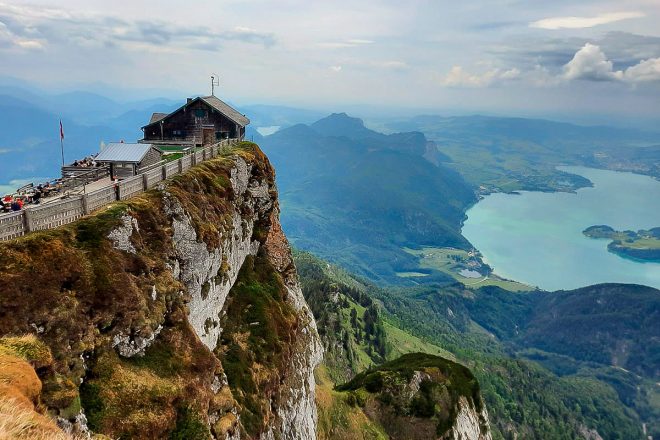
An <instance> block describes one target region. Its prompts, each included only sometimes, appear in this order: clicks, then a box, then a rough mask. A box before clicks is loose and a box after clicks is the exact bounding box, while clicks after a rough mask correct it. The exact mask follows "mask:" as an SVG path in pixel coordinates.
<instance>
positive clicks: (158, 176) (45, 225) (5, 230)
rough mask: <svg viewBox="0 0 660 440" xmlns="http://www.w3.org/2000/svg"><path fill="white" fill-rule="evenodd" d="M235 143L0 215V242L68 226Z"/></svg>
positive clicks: (146, 188) (213, 146)
mask: <svg viewBox="0 0 660 440" xmlns="http://www.w3.org/2000/svg"><path fill="white" fill-rule="evenodd" d="M237 142H238V140H237V139H225V140H222V141H220V142H218V143H217V144H213V145H211V146H208V147H206V148H203V149H201V150H198V151H196V152H194V153H192V154H189V155H186V156H183V157H182V158H180V159H178V160H176V161H172V162H168V163H166V164H164V165H158V166H156V167H149V168H146V169H142V170H140V173H139V174H138V175H137V176H135V177H131V178H128V179H126V180H122V181H121V182H119V183H118V184H117V185H116V186H108V187H105V188H101V189H99V190H96V191H93V192H91V193H89V194H84V195H77V196H71V197H68V198H66V199H62V200H58V201H53V202H49V203H44V204H42V205H38V206H31V207H28V208H25V209H23V210H22V211H17V212H11V213H8V214H0V241H4V240H11V239H13V238H17V237H20V236H22V235H25V234H27V233H28V232H32V231H41V230H44V229H52V228H56V227H58V226H62V225H65V224H67V223H71V222H74V221H76V220H77V219H79V218H80V217H82V216H83V215H86V214H89V213H91V212H93V211H95V210H97V209H99V208H102V207H104V206H107V205H109V204H110V203H112V202H114V201H117V200H125V199H128V198H130V197H133V196H135V195H137V194H140V193H142V192H144V191H146V190H148V189H150V188H153V187H154V186H155V185H156V184H157V183H158V182H161V181H163V180H165V179H168V178H170V177H172V176H175V175H177V174H181V173H183V172H184V171H186V170H188V169H189V168H190V167H192V166H194V165H197V164H198V163H201V162H203V161H205V160H209V159H212V158H214V157H216V156H217V155H218V154H220V153H221V152H222V151H223V150H225V149H228V148H229V147H231V146H232V145H234V144H236V143H237Z"/></svg>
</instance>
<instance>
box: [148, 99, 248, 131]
mask: <svg viewBox="0 0 660 440" xmlns="http://www.w3.org/2000/svg"><path fill="white" fill-rule="evenodd" d="M198 100H201V101H203V102H205V103H206V104H207V105H209V106H210V107H212V108H214V109H215V110H217V111H218V112H220V113H222V114H223V115H225V116H226V117H228V118H229V119H231V120H232V121H234V122H235V123H237V124H238V125H241V126H243V127H245V126H246V125H248V124H249V123H250V120H249V119H248V118H246V117H245V116H244V115H242V114H241V113H239V111H238V110H236V109H235V108H233V107H232V106H230V105H229V104H227V103H226V102H224V101H222V100H220V99H219V98H217V97H215V96H200V97H197V98H195V99H193V100H192V101H190V102H187V103H185V104H184V105H182V106H181V107H179V108H178V109H176V110H174V111H173V112H172V113H169V114H166V113H154V114H153V115H151V120H149V123H148V124H147V125H145V126H144V127H142V128H145V127H148V126H149V125H151V124H154V123H156V122H158V121H160V120H163V119H165V118H168V117H170V116H172V115H173V114H175V113H177V112H179V111H180V110H182V109H183V108H185V107H186V106H188V105H190V104H192V103H193V102H195V101H198ZM161 115H164V116H162V117H161Z"/></svg>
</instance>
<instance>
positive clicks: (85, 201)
mask: <svg viewBox="0 0 660 440" xmlns="http://www.w3.org/2000/svg"><path fill="white" fill-rule="evenodd" d="M82 208H83V213H84V214H85V215H87V214H89V207H88V206H87V194H83V196H82Z"/></svg>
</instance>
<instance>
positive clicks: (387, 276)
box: [261, 114, 476, 283]
mask: <svg viewBox="0 0 660 440" xmlns="http://www.w3.org/2000/svg"><path fill="white" fill-rule="evenodd" d="M261 144H262V146H263V148H264V151H265V152H266V153H267V154H268V156H269V158H270V159H271V161H272V162H273V164H274V165H275V167H276V169H277V173H278V174H277V183H278V186H279V188H280V191H281V198H282V220H283V225H284V228H285V230H286V232H287V234H288V236H289V237H290V239H291V240H292V242H293V243H294V244H295V245H296V247H298V248H300V249H304V250H308V251H313V252H315V253H316V254H318V255H320V256H323V257H324V258H327V259H328V260H330V261H333V262H335V263H339V264H341V265H343V266H344V267H351V268H353V269H354V270H355V271H356V272H358V273H359V274H360V275H362V276H366V277H368V278H370V279H372V280H375V281H380V282H389V283H402V282H404V280H402V279H401V278H399V277H397V276H396V272H401V271H406V270H412V269H413V268H415V267H417V258H416V257H414V256H412V255H410V254H409V253H407V252H405V251H404V250H403V249H402V248H403V247H404V246H418V245H429V246H451V247H459V248H467V247H468V246H469V244H468V243H467V241H466V240H465V238H463V237H462V236H461V234H460V225H461V222H462V221H463V219H464V212H465V209H466V208H467V206H469V205H470V204H471V203H473V202H474V201H475V200H476V198H475V196H474V191H473V189H472V187H471V186H470V185H468V184H467V183H466V182H465V181H464V180H463V178H462V177H461V176H460V175H459V174H458V173H457V172H456V171H454V170H451V169H449V168H447V167H444V166H436V165H434V164H432V163H431V162H429V161H428V160H426V159H425V158H424V157H423V155H424V153H425V151H426V146H427V141H426V139H425V137H424V136H423V135H422V134H421V133H414V132H411V133H400V134H393V135H389V136H386V135H383V134H380V133H377V132H374V131H372V130H369V129H367V128H365V127H364V125H363V123H362V121H360V120H359V119H355V118H350V117H348V116H346V115H345V114H339V115H331V116H329V117H327V118H325V119H323V120H321V121H318V122H316V123H314V124H312V125H311V126H307V125H296V126H293V127H290V128H287V129H283V130H281V131H279V132H277V133H275V134H273V135H271V136H266V137H264V138H263V140H262V141H261ZM435 276H436V278H437V279H447V277H446V276H443V275H442V274H436V275H435Z"/></svg>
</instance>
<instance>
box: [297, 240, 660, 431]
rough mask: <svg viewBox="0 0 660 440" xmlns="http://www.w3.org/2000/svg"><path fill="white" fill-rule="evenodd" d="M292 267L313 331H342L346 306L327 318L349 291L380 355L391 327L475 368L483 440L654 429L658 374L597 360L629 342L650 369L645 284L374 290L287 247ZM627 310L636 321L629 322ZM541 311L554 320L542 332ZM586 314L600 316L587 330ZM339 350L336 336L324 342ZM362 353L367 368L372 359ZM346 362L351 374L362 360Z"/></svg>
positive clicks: (652, 309)
mask: <svg viewBox="0 0 660 440" xmlns="http://www.w3.org/2000/svg"><path fill="white" fill-rule="evenodd" d="M296 263H297V266H298V269H299V272H300V276H301V284H302V285H303V292H304V294H305V296H306V298H307V299H308V301H309V302H310V304H311V307H312V309H313V310H315V312H314V313H315V315H316V314H317V313H318V314H319V315H318V316H316V317H317V320H318V322H319V333H320V334H322V335H323V334H324V332H325V333H326V335H325V336H322V338H326V340H328V339H327V338H328V334H329V335H330V338H332V337H334V335H336V334H337V335H341V334H345V333H348V334H350V333H351V324H350V312H349V313H345V314H344V316H347V318H346V319H344V320H343V322H344V323H345V324H344V325H343V326H342V325H340V326H339V327H336V324H335V322H338V321H333V319H334V318H336V317H337V316H340V314H337V313H336V312H333V311H332V310H333V307H334V306H332V305H333V304H340V306H339V307H338V308H337V309H339V310H340V309H341V303H342V302H343V299H342V298H345V297H347V296H349V295H352V296H355V297H357V298H359V299H360V301H362V302H363V303H369V304H376V305H377V307H376V308H377V310H378V311H379V312H378V313H379V316H380V320H382V322H383V326H384V328H385V329H386V332H385V334H386V336H387V337H388V338H386V357H388V356H391V354H390V353H389V352H388V351H387V349H389V348H390V347H394V346H396V345H400V343H397V344H392V343H390V341H391V340H390V339H389V335H390V334H391V333H394V332H393V331H392V330H391V329H396V334H398V335H399V341H402V340H405V339H407V338H414V339H416V340H419V341H424V342H423V344H424V345H417V346H416V347H415V348H414V349H412V350H410V351H422V352H430V351H429V349H431V350H438V352H437V353H436V354H442V355H443V356H444V357H450V358H455V359H457V360H458V361H459V362H461V363H464V364H465V365H466V366H468V367H469V368H470V369H471V370H472V371H473V372H474V374H475V375H476V377H477V378H478V380H479V383H480V384H481V390H482V393H483V396H484V399H485V402H486V405H487V407H488V411H489V413H490V416H491V422H492V425H493V426H492V428H493V435H494V438H505V439H509V438H514V436H516V435H517V436H518V438H520V436H522V437H524V438H535V439H549V438H552V439H555V438H557V439H563V438H566V439H569V438H578V437H584V436H585V433H586V432H588V431H591V430H594V431H596V432H598V434H599V435H600V436H602V438H607V439H609V438H619V439H629V438H631V439H632V438H641V437H642V431H641V426H642V422H645V423H647V426H648V429H649V432H650V433H651V434H654V435H657V432H658V429H659V427H658V426H657V425H656V424H655V420H658V415H660V408H658V405H657V398H658V396H660V389H659V388H660V387H658V386H657V385H656V384H655V383H654V381H657V379H655V380H653V377H654V376H653V374H652V372H650V373H651V375H650V376H649V375H648V374H649V371H648V369H646V370H645V369H644V368H643V369H642V370H640V374H645V375H644V376H640V375H637V374H635V373H633V372H628V371H627V370H624V369H622V368H620V367H618V366H616V365H617V364H615V363H614V360H615V359H613V358H612V357H605V358H603V357H602V354H603V353H607V349H608V347H617V346H618V347H621V346H622V344H628V345H627V349H628V350H629V351H630V353H631V358H630V359H631V361H633V362H635V363H637V362H641V365H647V366H649V365H657V363H658V362H657V360H654V359H655V358H654V356H657V353H658V335H657V329H655V328H654V326H653V325H652V324H649V323H650V322H651V321H652V320H655V319H657V317H656V316H655V315H656V314H657V310H659V309H660V307H659V306H658V303H659V301H660V299H659V298H660V296H659V295H658V291H657V290H655V289H651V288H646V287H641V286H629V285H600V286H594V287H592V288H587V289H580V290H576V291H566V292H556V293H550V292H532V293H512V292H507V291H504V290H502V289H498V288H495V287H488V288H482V289H478V290H476V291H470V290H466V289H464V288H463V287H462V285H460V284H452V285H436V286H420V287H417V288H403V287H402V288H379V287H377V286H375V285H373V284H371V283H369V282H368V281H365V280H363V279H360V278H357V277H355V276H352V275H350V274H348V273H347V272H345V271H343V270H341V269H339V268H337V267H335V266H333V265H331V264H328V263H325V262H323V261H321V260H318V259H316V258H314V257H313V256H312V255H310V254H306V253H302V254H301V253H297V254H296ZM339 292H343V293H339ZM615 299H616V300H618V301H617V302H615ZM617 303H618V304H619V306H618V307H616V304H617ZM337 309H335V310H337ZM615 309H616V310H615ZM635 310H637V311H640V315H643V316H644V317H643V318H641V319H643V320H648V321H646V324H645V323H644V322H643V321H638V322H636V321H635V320H634V318H633V316H635V313H634V311H635ZM319 317H320V319H319ZM329 317H330V319H328V318H329ZM552 317H556V318H559V321H558V322H557V325H556V326H554V325H553V326H552V327H551V328H549V327H547V326H548V325H549V323H551V322H552V319H551V318H552ZM592 317H593V318H592ZM594 320H598V321H600V324H599V325H596V326H591V323H593V321H594ZM544 326H545V327H546V328H544ZM324 327H325V329H324ZM559 327H562V329H561V330H558V328H559ZM329 329H330V330H331V331H328V330H329ZM553 329H554V330H553ZM553 331H554V332H555V334H554V335H553ZM401 335H407V336H406V337H405V338H404V337H402V336H401ZM542 335H545V336H546V337H545V338H543V337H542ZM569 335H572V336H570V337H569ZM330 340H332V339H330ZM341 346H342V341H341V339H340V340H338V341H337V340H335V343H332V344H326V347H335V348H336V347H341ZM339 351H341V349H339ZM362 351H363V352H364V351H366V348H365V347H364V346H363V349H362ZM447 352H449V353H447ZM329 353H330V354H329V355H328V348H326V364H327V365H332V362H333V359H334V355H333V351H332V349H331V350H330V351H329ZM372 353H374V351H372ZM634 356H635V357H636V358H633V357H634ZM328 359H329V360H328ZM633 359H635V360H633ZM640 359H641V360H640ZM644 359H646V360H644ZM369 361H370V362H373V363H374V364H377V363H379V362H381V358H380V356H378V355H377V356H374V357H371V358H369ZM353 365H354V367H353V370H352V371H355V370H356V369H357V370H359V368H361V367H362V365H358V364H353ZM333 368H334V367H330V370H332V369H333ZM345 371H348V369H347V370H345ZM332 375H333V374H331V376H332ZM334 377H335V378H337V375H336V374H335V375H334Z"/></svg>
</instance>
